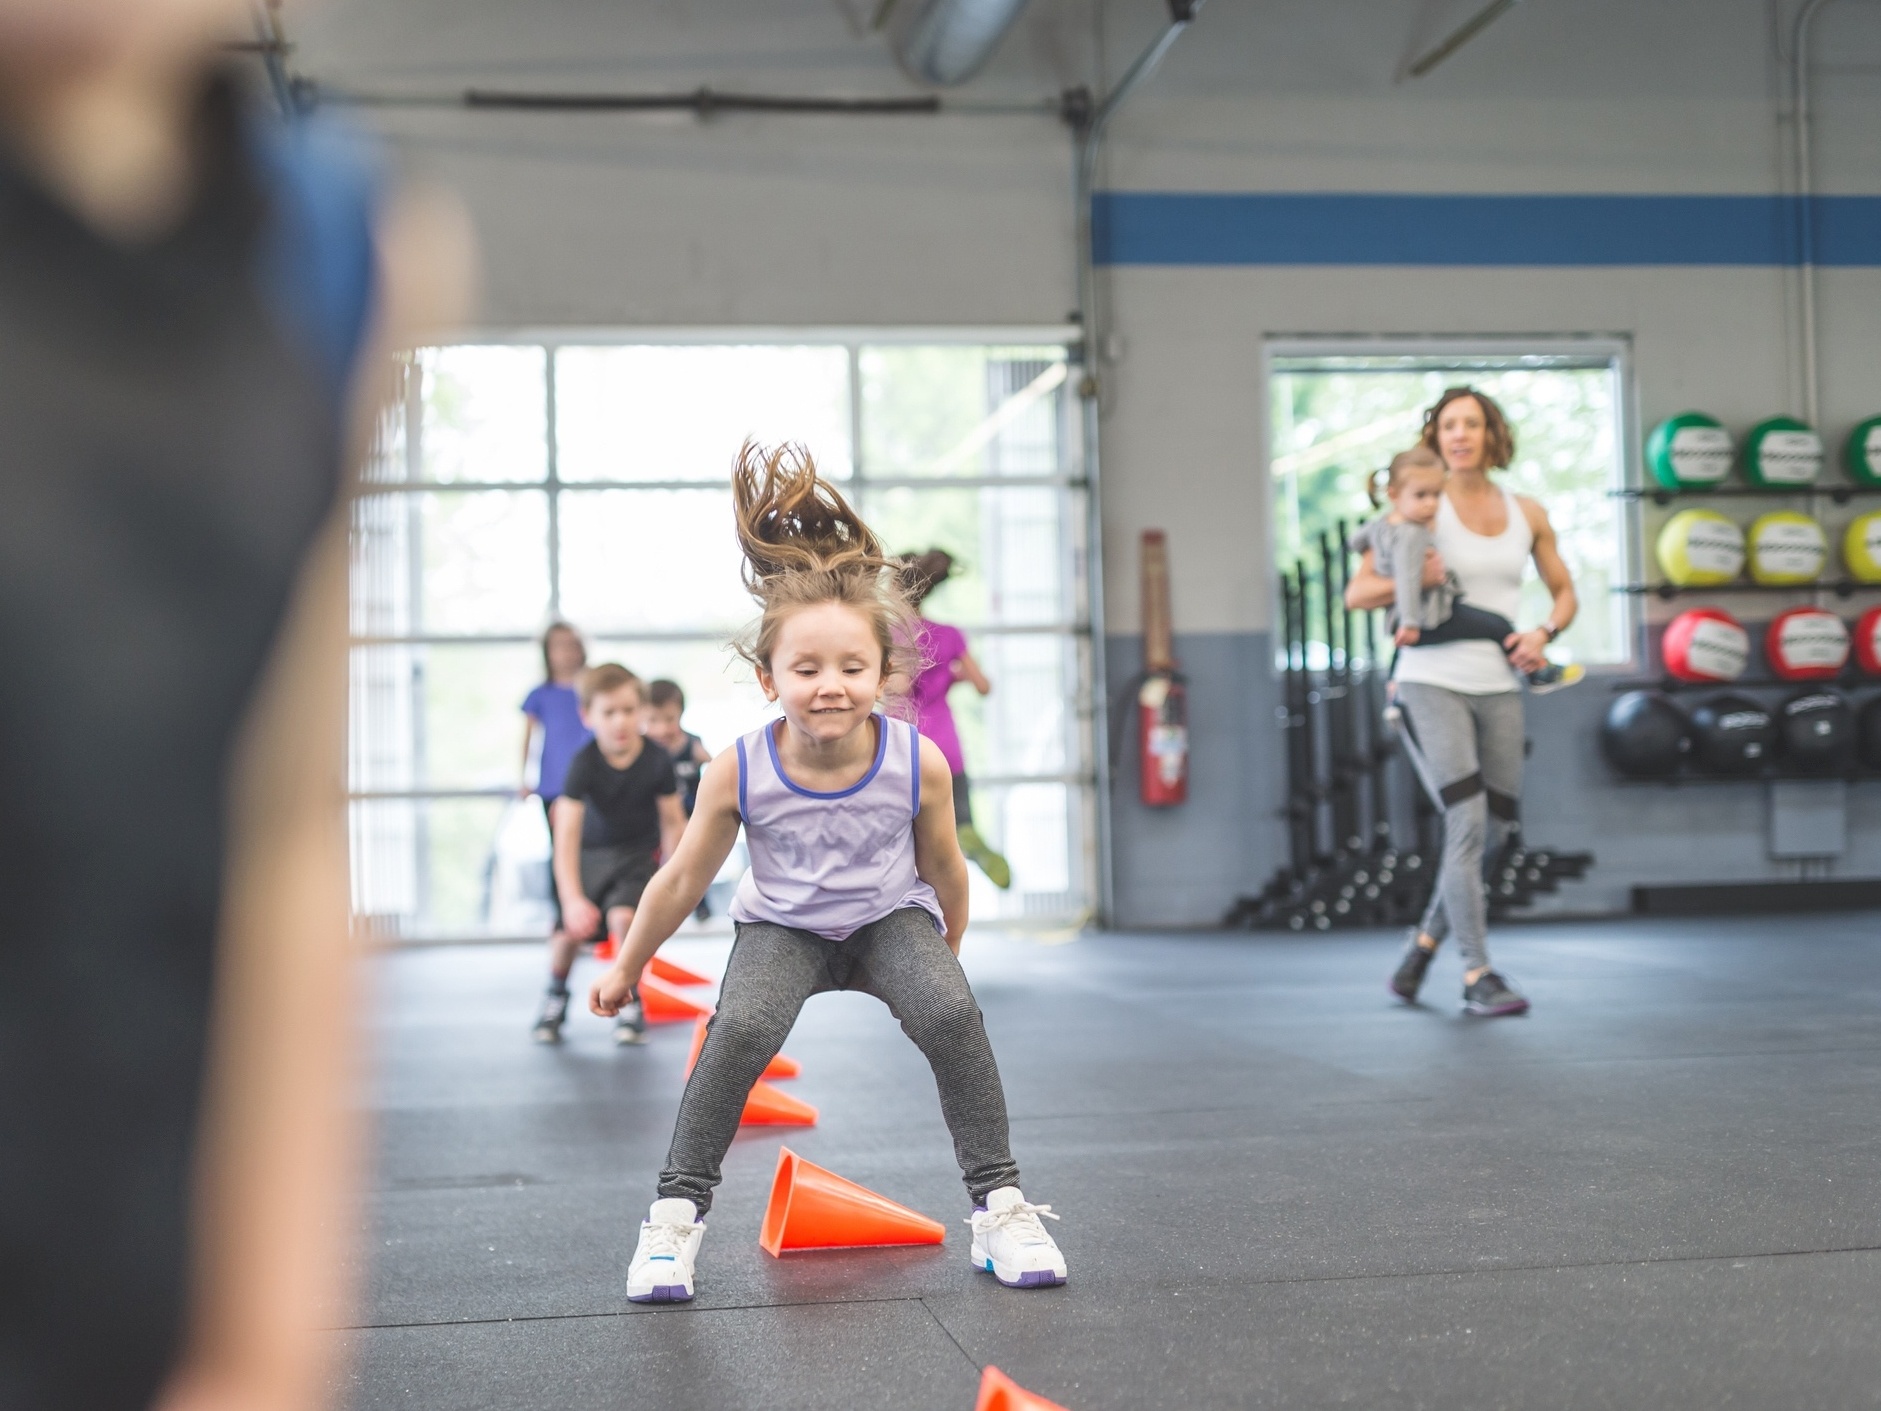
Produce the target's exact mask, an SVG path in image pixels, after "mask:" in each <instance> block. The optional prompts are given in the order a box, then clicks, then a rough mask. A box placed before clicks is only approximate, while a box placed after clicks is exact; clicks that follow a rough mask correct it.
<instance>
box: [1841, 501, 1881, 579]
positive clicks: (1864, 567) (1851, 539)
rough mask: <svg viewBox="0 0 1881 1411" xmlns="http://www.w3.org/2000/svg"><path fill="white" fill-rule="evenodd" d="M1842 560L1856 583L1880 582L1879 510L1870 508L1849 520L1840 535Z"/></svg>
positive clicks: (1880, 533)
mask: <svg viewBox="0 0 1881 1411" xmlns="http://www.w3.org/2000/svg"><path fill="white" fill-rule="evenodd" d="M1842 561H1843V562H1844V563H1846V564H1847V565H1848V576H1849V577H1850V578H1853V579H1854V580H1855V581H1856V582H1857V583H1881V510H1870V511H1869V512H1868V513H1867V514H1864V515H1857V516H1856V517H1855V518H1854V519H1853V520H1851V521H1850V522H1849V526H1848V533H1846V534H1844V535H1843V536H1842Z"/></svg>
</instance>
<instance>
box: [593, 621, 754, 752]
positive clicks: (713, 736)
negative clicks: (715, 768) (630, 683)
mask: <svg viewBox="0 0 1881 1411" xmlns="http://www.w3.org/2000/svg"><path fill="white" fill-rule="evenodd" d="M590 655H591V656H592V658H593V659H594V660H595V661H618V662H619V663H621V665H623V666H625V667H626V668H627V669H628V670H629V671H632V672H633V673H634V674H635V675H636V676H639V677H640V678H641V679H642V680H643V681H657V680H660V679H661V678H662V677H664V678H665V679H666V680H668V681H677V682H678V683H679V687H680V689H681V690H683V691H684V692H685V693H686V714H685V725H686V728H687V729H688V730H690V731H691V732H692V733H693V734H695V735H697V736H698V737H699V738H700V739H702V740H704V741H705V747H706V748H707V749H709V750H711V751H712V752H713V753H714V754H717V753H718V752H719V751H721V750H727V749H730V748H731V747H732V745H733V743H734V742H735V741H736V740H737V739H738V737H739V736H740V735H743V734H745V733H746V732H747V731H750V730H755V729H756V728H757V727H758V725H759V723H760V722H761V721H763V720H764V719H765V718H766V717H767V716H769V715H771V714H773V712H772V709H771V707H770V705H769V703H768V702H766V701H765V699H764V693H763V692H762V691H760V690H758V683H757V679H756V678H755V677H754V676H753V675H752V671H751V668H750V667H749V666H747V665H746V664H745V663H744V661H743V660H742V659H740V658H739V657H737V656H736V655H734V654H733V653H732V652H731V650H730V649H729V648H727V647H725V646H724V645H722V644H721V643H718V642H646V641H640V642H611V641H609V640H607V639H606V638H599V639H597V640H596V641H594V642H593V643H591V644H590Z"/></svg>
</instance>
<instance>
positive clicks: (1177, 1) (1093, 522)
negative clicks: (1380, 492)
mask: <svg viewBox="0 0 1881 1411" xmlns="http://www.w3.org/2000/svg"><path fill="white" fill-rule="evenodd" d="M1206 3H1207V0H1169V24H1168V26H1167V27H1166V28H1165V29H1164V30H1163V32H1162V33H1161V34H1160V35H1158V36H1157V37H1156V38H1155V39H1154V40H1153V41H1152V42H1151V43H1150V46H1149V47H1148V48H1147V49H1145V50H1144V51H1143V52H1142V53H1141V54H1139V55H1138V56H1137V59H1136V62H1135V63H1133V64H1131V65H1130V67H1129V68H1128V69H1126V70H1125V71H1124V74H1123V77H1122V78H1120V79H1118V80H1117V83H1116V86H1115V87H1114V88H1112V89H1111V90H1110V93H1109V95H1108V96H1106V97H1105V98H1104V99H1103V100H1102V101H1101V102H1099V101H1097V100H1095V99H1094V98H1093V97H1092V95H1091V94H1090V93H1088V92H1086V91H1084V90H1082V89H1074V90H1072V91H1071V92H1069V93H1067V94H1066V95H1065V96H1064V100H1063V113H1064V117H1065V120H1066V121H1067V122H1069V123H1070V124H1071V128H1072V131H1073V133H1074V134H1075V136H1076V143H1077V153H1076V157H1075V160H1074V176H1073V197H1074V200H1075V201H1076V204H1077V212H1076V215H1077V280H1078V307H1077V314H1076V317H1077V321H1078V325H1079V328H1080V330H1081V341H1082V348H1081V350H1080V353H1079V358H1080V360H1081V361H1082V363H1083V368H1084V373H1083V377H1082V379H1081V380H1080V382H1079V386H1078V395H1079V400H1080V404H1081V411H1082V425H1083V431H1084V481H1085V490H1084V503H1085V553H1084V562H1085V594H1086V598H1085V600H1086V602H1087V603H1088V604H1089V615H1090V622H1091V645H1090V651H1091V680H1092V691H1091V707H1090V708H1091V740H1092V742H1093V743H1092V748H1091V764H1092V771H1093V773H1094V775H1095V777H1096V782H1097V808H1096V814H1097V819H1096V822H1097V847H1096V853H1097V885H1098V921H1099V923H1100V924H1103V925H1110V924H1112V923H1113V922H1114V920H1115V917H1116V904H1117V885H1116V872H1115V868H1114V865H1113V859H1112V857H1111V823H1110V792H1111V772H1110V749H1109V747H1108V743H1107V742H1108V741H1109V739H1110V699H1109V698H1110V679H1109V675H1108V672H1109V667H1108V664H1107V662H1106V657H1107V655H1108V653H1107V650H1106V647H1107V643H1106V641H1105V622H1104V506H1103V479H1102V462H1103V457H1102V454H1101V448H1100V445H1099V441H1100V431H1101V428H1100V425H1099V420H1100V419H1099V416H1098V384H1099V373H1098V364H1099V362H1100V360H1101V358H1102V356H1103V354H1102V343H1103V339H1104V323H1103V318H1102V308H1101V306H1100V304H1099V301H1098V291H1097V252H1096V250H1095V248H1094V247H1093V245H1092V227H1091V198H1092V195H1093V189H1094V187H1095V184H1096V181H1097V158H1098V155H1099V152H1100V150H1101V148H1102V146H1103V142H1104V133H1105V130H1106V129H1107V128H1108V127H1109V126H1110V120H1111V119H1112V118H1113V117H1115V116H1116V115H1117V110H1118V109H1119V108H1121V107H1122V106H1123V104H1124V102H1125V101H1126V100H1127V99H1128V98H1129V97H1130V95H1131V94H1132V93H1134V92H1135V91H1136V90H1137V89H1138V88H1140V87H1141V86H1142V85H1143V83H1144V81H1145V80H1147V79H1148V78H1149V76H1150V75H1151V74H1152V73H1154V72H1155V71H1156V67H1157V65H1159V64H1161V63H1162V61H1163V57H1164V56H1165V55H1166V54H1168V52H1169V50H1170V48H1171V47H1172V46H1173V45H1174V44H1175V42H1176V41H1177V40H1178V39H1180V38H1181V37H1182V33H1183V31H1184V30H1186V29H1187V28H1188V27H1189V26H1190V25H1191V24H1193V23H1195V17H1196V16H1197V15H1199V14H1200V13H1201V12H1202V6H1203V5H1205V4H1206Z"/></svg>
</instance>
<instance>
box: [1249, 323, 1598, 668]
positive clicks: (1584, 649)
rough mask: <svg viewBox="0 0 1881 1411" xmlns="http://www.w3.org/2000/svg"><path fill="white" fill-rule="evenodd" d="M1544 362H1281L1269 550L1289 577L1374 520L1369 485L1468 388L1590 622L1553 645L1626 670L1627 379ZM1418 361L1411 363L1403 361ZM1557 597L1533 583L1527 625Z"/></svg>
mask: <svg viewBox="0 0 1881 1411" xmlns="http://www.w3.org/2000/svg"><path fill="white" fill-rule="evenodd" d="M1588 361H1589V360H1586V359H1582V360H1579V361H1578V362H1576V361H1574V360H1572V359H1563V360H1560V361H1558V362H1551V360H1550V359H1548V358H1545V357H1535V358H1511V359H1508V360H1506V363H1505V364H1504V365H1500V366H1498V365H1494V364H1493V363H1489V362H1486V361H1484V360H1474V361H1468V362H1461V363H1459V364H1458V365H1457V366H1450V367H1444V366H1433V365H1432V362H1431V360H1429V359H1424V360H1414V359H1406V358H1396V357H1379V358H1367V357H1350V358H1318V359H1298V360H1293V359H1285V358H1282V359H1277V360H1276V363H1275V367H1274V373H1273V378H1272V398H1273V408H1272V416H1273V432H1272V450H1273V457H1272V471H1273V495H1274V548H1275V558H1276V562H1277V563H1279V564H1280V565H1281V566H1282V567H1283V568H1284V567H1286V566H1287V565H1290V564H1293V563H1296V562H1298V561H1300V559H1301V558H1302V557H1304V558H1305V559H1306V560H1307V561H1309V562H1314V563H1316V562H1317V561H1318V559H1319V552H1320V551H1319V541H1320V536H1321V535H1322V534H1325V535H1327V536H1328V537H1331V536H1332V534H1333V530H1334V528H1335V526H1336V525H1337V524H1338V523H1339V522H1340V521H1342V520H1343V521H1344V522H1345V523H1346V524H1347V525H1348V526H1356V525H1358V524H1360V523H1362V522H1363V521H1364V520H1366V519H1368V518H1370V517H1371V516H1372V515H1374V514H1376V513H1378V511H1377V510H1375V509H1374V508H1373V507H1372V505H1371V503H1370V501H1369V500H1368V499H1367V498H1366V493H1365V490H1366V481H1367V479H1368V477H1369V476H1370V475H1371V474H1372V473H1373V471H1375V470H1378V469H1380V468H1381V467H1383V466H1385V465H1387V464H1388V463H1389V462H1390V460H1391V457H1392V456H1393V455H1395V454H1396V453H1397V452H1399V451H1401V450H1404V449H1405V448H1407V447H1409V446H1411V445H1413V444H1414V443H1415V442H1416V440H1417V438H1418V435H1419V433H1420V431H1421V428H1422V424H1423V410H1424V408H1425V407H1427V406H1429V405H1431V404H1432V403H1433V402H1435V401H1436V399H1437V397H1438V396H1439V395H1440V394H1441V393H1442V391H1443V389H1444V388H1445V387H1447V386H1451V385H1454V384H1457V383H1464V382H1467V383H1469V384H1471V385H1473V386H1476V387H1479V388H1481V389H1482V391H1483V392H1485V393H1486V394H1488V395H1489V396H1491V397H1493V398H1494V399H1495V400H1496V402H1497V404H1498V405H1500V406H1501V407H1502V410H1503V412H1504V413H1505V414H1506V415H1507V416H1508V419H1509V422H1510V425H1511V427H1512V428H1513V430H1514V432H1515V441H1516V458H1515V461H1514V463H1513V464H1512V465H1511V466H1510V467H1509V468H1508V470H1507V471H1504V472H1500V473H1499V474H1498V475H1497V479H1498V480H1499V481H1500V483H1502V484H1504V485H1506V486H1507V487H1508V488H1509V489H1511V490H1513V491H1515V492H1516V493H1518V494H1524V495H1531V496H1533V497H1534V498H1535V499H1536V500H1538V501H1539V502H1540V503H1541V505H1542V507H1543V508H1544V509H1546V510H1547V511H1548V516H1549V519H1550V520H1551V521H1552V522H1553V524H1554V526H1555V529H1556V532H1557V534H1558V535H1559V539H1560V546H1561V553H1562V557H1563V559H1565V560H1566V562H1567V565H1568V569H1569V571H1570V572H1571V573H1572V574H1573V575H1574V583H1575V588H1576V590H1577V592H1578V593H1579V596H1580V602H1581V613H1580V616H1579V617H1578V618H1576V619H1575V622H1574V625H1573V627H1571V628H1570V629H1569V630H1568V631H1567V632H1566V633H1564V634H1563V635H1562V636H1561V638H1560V639H1559V641H1558V643H1557V649H1556V650H1555V652H1554V655H1556V656H1557V657H1559V658H1561V659H1562V660H1571V661H1581V662H1595V663H1598V662H1619V661H1625V660H1626V659H1627V656H1628V646H1627V632H1626V614H1627V607H1626V604H1625V602H1624V601H1623V600H1622V599H1621V598H1620V597H1619V595H1617V594H1614V593H1612V592H1610V591H1609V589H1610V587H1611V586H1612V584H1613V582H1614V577H1613V575H1614V573H1615V572H1616V571H1617V567H1618V565H1620V564H1623V563H1624V562H1625V555H1624V553H1623V552H1622V542H1621V537H1620V536H1621V532H1622V527H1623V524H1624V520H1623V518H1622V515H1623V510H1622V505H1621V502H1620V501H1618V500H1617V499H1615V498H1614V497H1613V495H1612V494H1611V493H1610V492H1611V491H1612V490H1614V489H1616V488H1617V487H1618V486H1619V485H1620V484H1621V469H1622V462H1621V455H1620V447H1619V440H1618V435H1617V427H1618V420H1619V405H1618V399H1617V384H1618V378H1617V376H1616V374H1615V370H1614V368H1613V366H1611V365H1610V364H1608V363H1606V362H1604V361H1602V362H1601V363H1600V364H1599V365H1597V366H1588V365H1587V363H1588ZM1407 364H1409V365H1407ZM1548 607H1549V595H1548V592H1547V589H1546V587H1545V586H1544V585H1543V584H1542V583H1541V581H1540V580H1539V579H1538V578H1536V577H1535V576H1533V575H1532V574H1531V575H1530V577H1529V579H1528V580H1527V582H1526V583H1525V584H1524V587H1523V595H1522V620H1523V622H1524V623H1534V622H1539V621H1541V620H1542V618H1543V617H1545V616H1546V615H1547V611H1548Z"/></svg>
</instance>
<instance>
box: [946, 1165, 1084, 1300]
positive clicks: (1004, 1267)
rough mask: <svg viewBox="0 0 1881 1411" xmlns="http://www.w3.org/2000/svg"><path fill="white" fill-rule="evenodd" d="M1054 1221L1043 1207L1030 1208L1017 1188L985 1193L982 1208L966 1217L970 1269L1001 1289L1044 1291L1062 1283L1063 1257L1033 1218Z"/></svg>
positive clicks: (1052, 1215)
mask: <svg viewBox="0 0 1881 1411" xmlns="http://www.w3.org/2000/svg"><path fill="white" fill-rule="evenodd" d="M1041 1215H1043V1216H1044V1217H1045V1218H1046V1219H1047V1220H1056V1219H1057V1218H1058V1217H1057V1216H1056V1215H1054V1214H1052V1208H1051V1207H1050V1206H1049V1205H1030V1204H1027V1202H1026V1198H1025V1197H1024V1196H1023V1195H1021V1194H1020V1193H1019V1188H1018V1187H1017V1186H1001V1187H1000V1188H999V1189H998V1190H996V1191H989V1192H987V1195H986V1204H985V1205H983V1206H981V1207H980V1208H979V1209H977V1210H975V1211H974V1212H973V1214H972V1215H971V1216H969V1217H968V1219H967V1223H968V1224H969V1225H971V1226H973V1255H972V1258H973V1266H974V1268H976V1269H985V1270H986V1271H987V1272H988V1273H990V1274H991V1275H992V1276H993V1277H994V1278H995V1279H998V1280H999V1281H1000V1282H1001V1283H1002V1284H1004V1285H1005V1286H1006V1287H1007V1288H1014V1289H1030V1288H1044V1287H1046V1286H1047V1285H1050V1284H1062V1283H1063V1282H1064V1281H1065V1256H1064V1255H1063V1254H1062V1253H1060V1252H1059V1249H1058V1245H1057V1243H1056V1242H1055V1241H1054V1240H1053V1239H1052V1237H1051V1236H1050V1235H1048V1234H1046V1233H1045V1227H1044V1225H1042V1224H1040V1223H1039V1218H1038V1217H1039V1216H1041Z"/></svg>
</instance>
